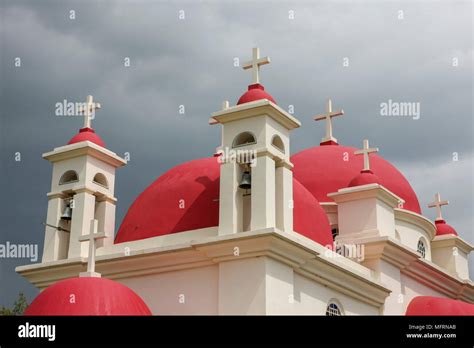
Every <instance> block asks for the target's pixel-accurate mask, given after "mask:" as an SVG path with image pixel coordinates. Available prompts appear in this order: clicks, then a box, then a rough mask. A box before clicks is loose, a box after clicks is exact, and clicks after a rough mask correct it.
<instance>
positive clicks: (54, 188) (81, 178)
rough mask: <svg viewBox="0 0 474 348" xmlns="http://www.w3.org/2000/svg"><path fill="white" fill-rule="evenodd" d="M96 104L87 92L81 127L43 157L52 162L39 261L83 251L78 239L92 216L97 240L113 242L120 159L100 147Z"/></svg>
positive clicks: (82, 253)
mask: <svg viewBox="0 0 474 348" xmlns="http://www.w3.org/2000/svg"><path fill="white" fill-rule="evenodd" d="M99 107H100V104H99V103H95V102H93V99H92V96H88V98H87V102H86V103H84V107H83V108H82V109H81V111H82V112H83V113H84V117H85V121H84V127H83V128H81V130H80V131H79V134H77V135H76V136H75V137H73V139H71V141H70V142H69V143H68V144H67V145H65V146H61V147H57V148H55V149H54V150H53V151H51V152H48V153H45V154H43V158H44V159H46V160H48V161H50V162H51V163H52V164H53V174H52V181H51V191H50V192H49V193H48V212H47V217H46V224H45V225H46V228H45V240H44V249H43V262H47V261H54V260H60V259H66V258H73V257H84V256H86V255H87V246H86V245H84V244H85V243H80V242H79V239H80V237H81V236H83V235H84V234H87V233H88V231H89V225H90V221H91V220H94V219H96V220H97V221H98V228H99V229H100V230H101V231H104V232H105V234H106V235H107V237H106V238H104V239H102V240H101V241H100V242H98V246H99V247H100V246H104V245H109V244H113V239H114V232H115V203H116V201H117V199H116V198H115V197H114V184H115V170H116V168H119V167H122V166H124V165H125V164H126V161H125V160H124V159H122V158H121V157H119V156H117V155H116V154H115V153H114V152H112V151H110V150H108V149H106V148H105V144H104V143H103V141H102V140H101V139H100V138H99V137H98V135H97V134H95V132H94V130H93V129H92V128H91V119H92V118H93V117H92V115H93V111H94V110H95V109H98V108H99Z"/></svg>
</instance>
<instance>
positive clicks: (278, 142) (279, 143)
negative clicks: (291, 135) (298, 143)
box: [272, 135, 285, 153]
mask: <svg viewBox="0 0 474 348" xmlns="http://www.w3.org/2000/svg"><path fill="white" fill-rule="evenodd" d="M272 145H273V146H275V147H276V148H277V149H278V150H280V151H281V152H283V153H285V144H283V140H281V138H280V137H279V136H278V135H274V136H273V138H272Z"/></svg>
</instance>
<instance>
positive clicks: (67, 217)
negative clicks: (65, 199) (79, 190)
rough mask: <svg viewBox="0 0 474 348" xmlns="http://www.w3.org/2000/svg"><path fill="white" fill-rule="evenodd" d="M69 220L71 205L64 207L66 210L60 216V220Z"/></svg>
mask: <svg viewBox="0 0 474 348" xmlns="http://www.w3.org/2000/svg"><path fill="white" fill-rule="evenodd" d="M71 218H72V208H71V205H70V204H68V205H66V208H64V212H63V215H61V220H67V221H70V220H71Z"/></svg>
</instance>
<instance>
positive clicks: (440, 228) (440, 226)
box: [435, 220, 458, 236]
mask: <svg viewBox="0 0 474 348" xmlns="http://www.w3.org/2000/svg"><path fill="white" fill-rule="evenodd" d="M435 225H436V235H437V236H440V235H442V234H454V235H455V236H457V235H458V233H457V232H456V230H455V229H454V228H453V227H451V226H450V225H448V224H447V223H446V221H444V220H436V221H435Z"/></svg>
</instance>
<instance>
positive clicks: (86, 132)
mask: <svg viewBox="0 0 474 348" xmlns="http://www.w3.org/2000/svg"><path fill="white" fill-rule="evenodd" d="M86 140H88V141H90V142H92V143H94V144H96V145H99V146H102V147H105V143H104V142H103V140H102V139H101V138H100V137H99V136H98V135H97V134H96V133H95V131H94V130H93V129H92V128H81V129H80V130H79V133H77V134H76V135H75V136H73V137H72V139H71V140H69V142H68V145H69V144H75V143H80V142H81V141H86Z"/></svg>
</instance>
